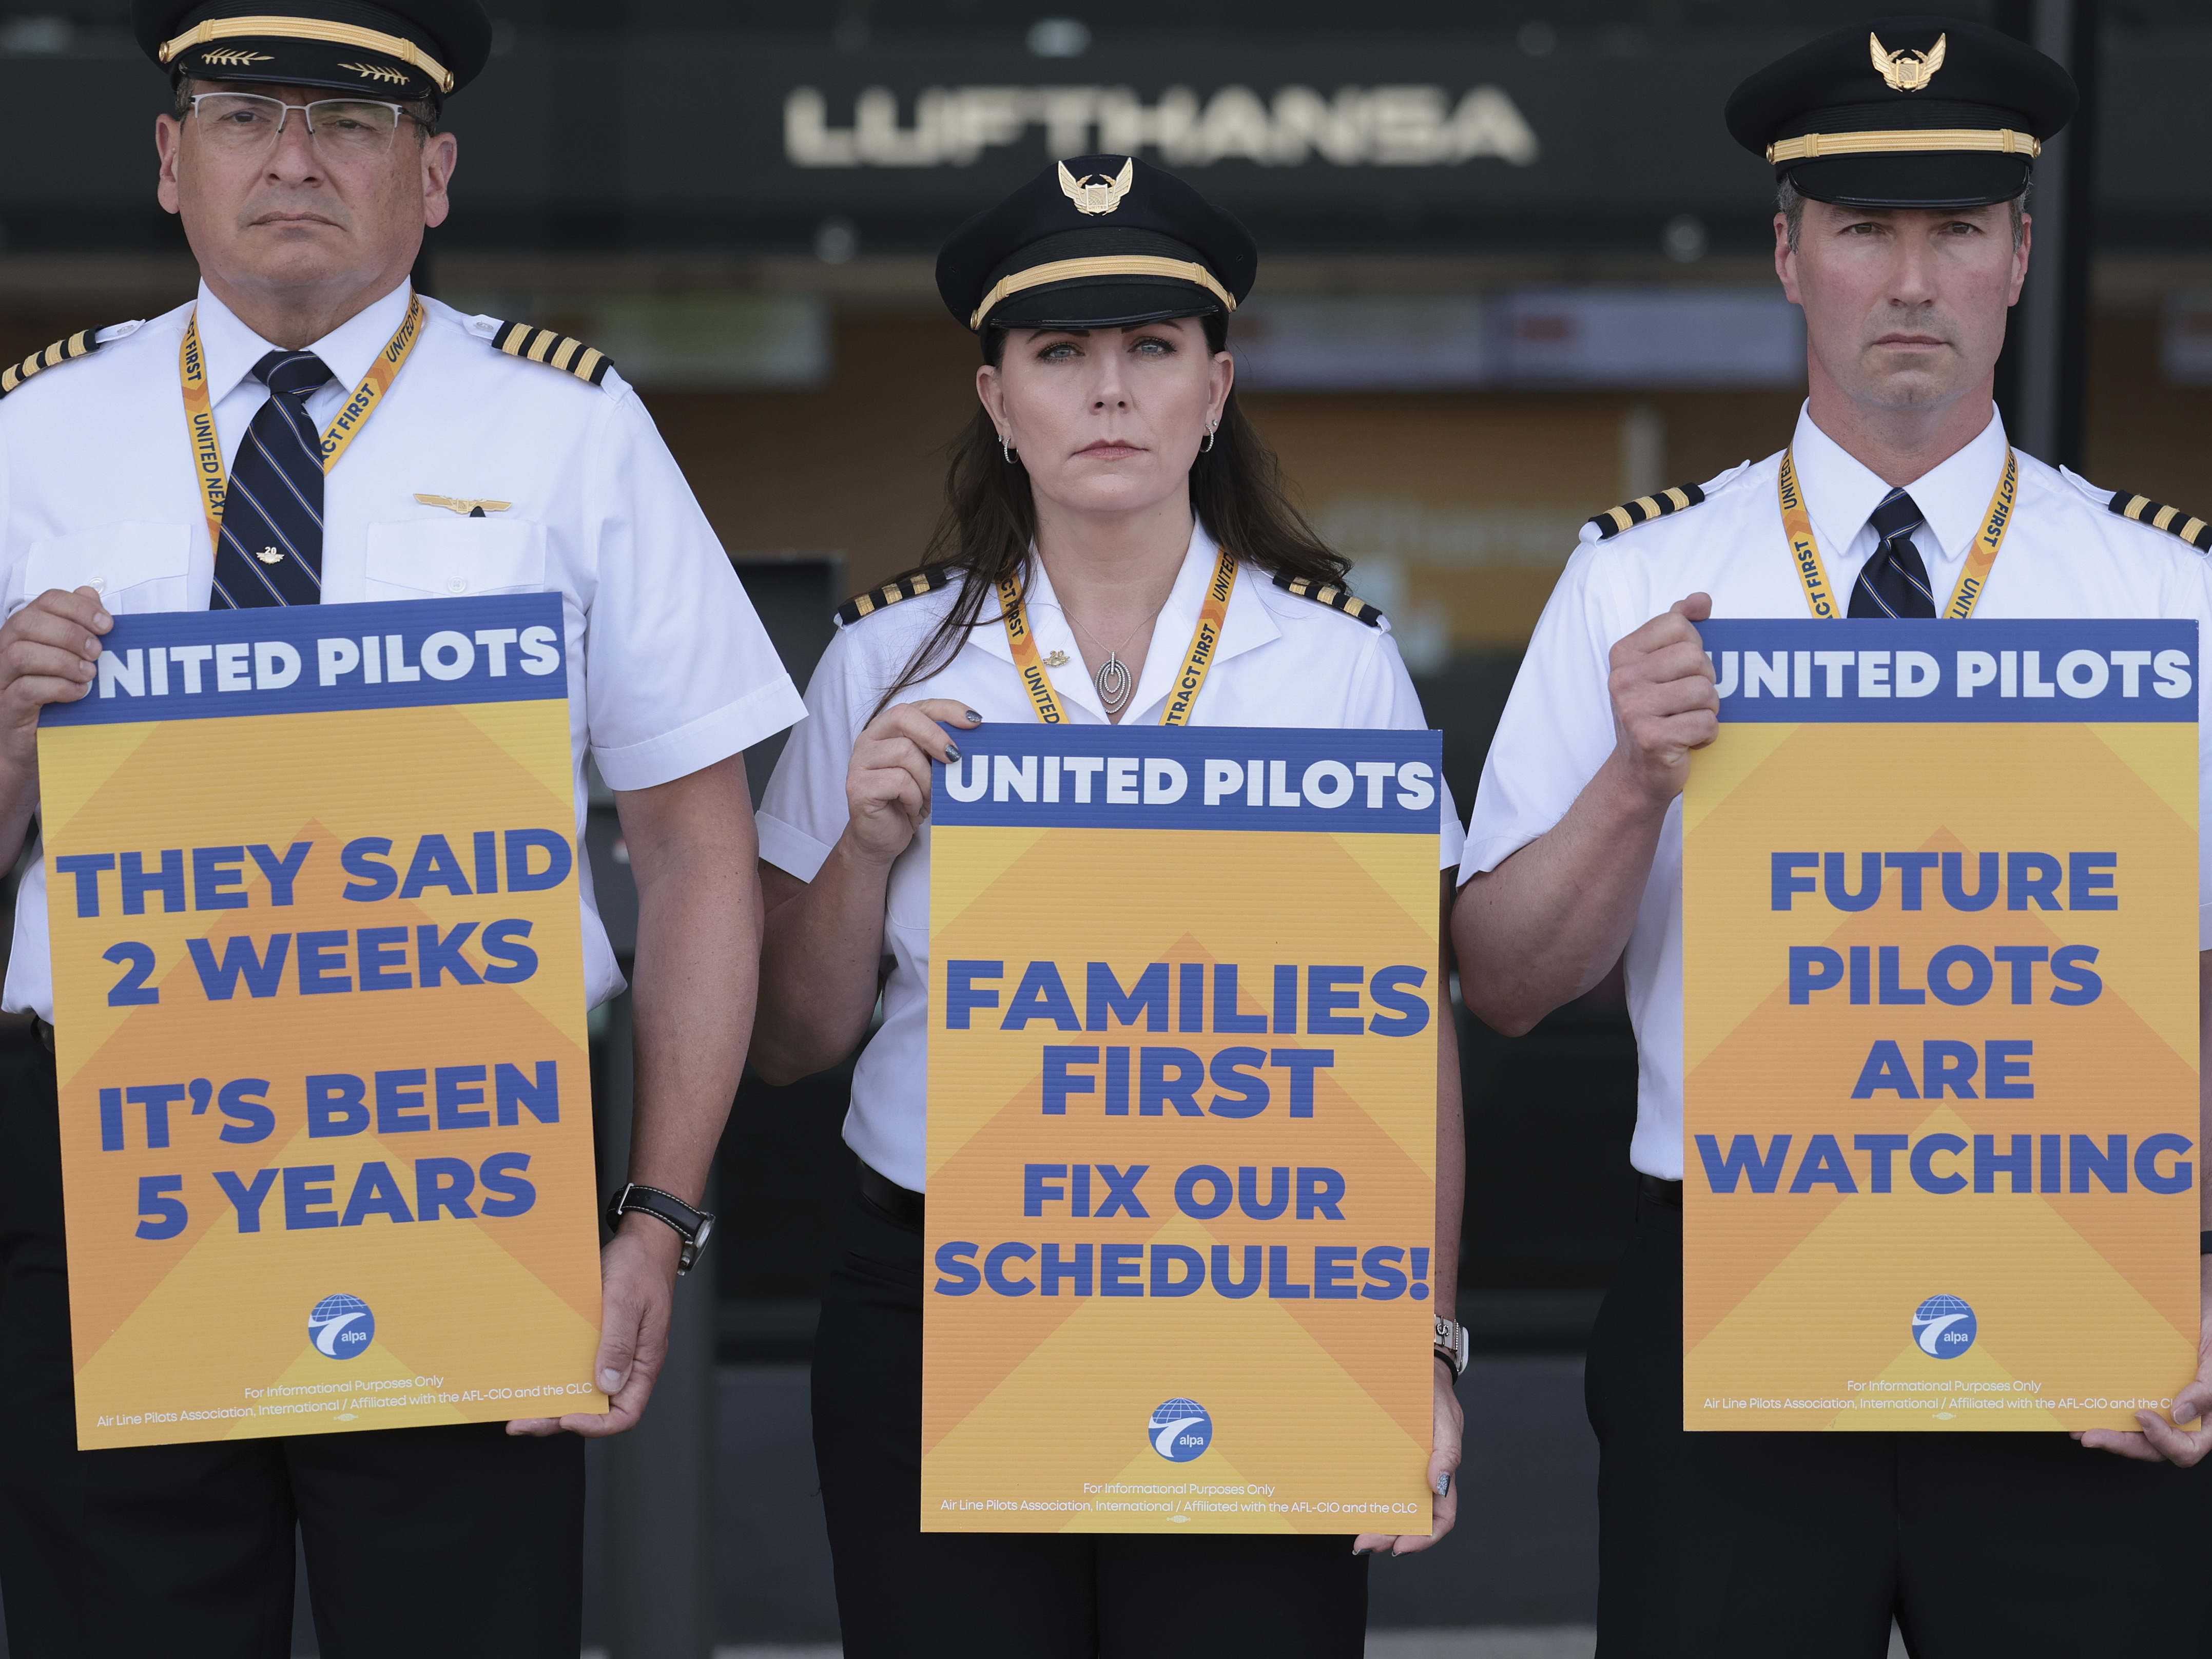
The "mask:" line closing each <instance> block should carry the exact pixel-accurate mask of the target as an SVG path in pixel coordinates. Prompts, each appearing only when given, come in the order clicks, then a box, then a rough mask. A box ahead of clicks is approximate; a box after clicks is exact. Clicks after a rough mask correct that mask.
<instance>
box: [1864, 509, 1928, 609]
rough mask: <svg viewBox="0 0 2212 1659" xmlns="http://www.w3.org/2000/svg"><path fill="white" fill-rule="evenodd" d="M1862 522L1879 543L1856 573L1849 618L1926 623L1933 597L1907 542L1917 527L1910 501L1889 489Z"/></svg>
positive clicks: (1917, 516)
mask: <svg viewBox="0 0 2212 1659" xmlns="http://www.w3.org/2000/svg"><path fill="white" fill-rule="evenodd" d="M1868 522H1869V524H1871V525H1873V526H1874V529H1875V534H1876V535H1877V536H1880V537H1881V545H1880V546H1879V547H1877V548H1875V550H1874V556H1873V557H1872V558H1870V559H1869V560H1868V561H1867V562H1866V568H1865V569H1863V570H1862V571H1860V572H1859V580H1858V584H1857V586H1855V587H1853V588H1852V589H1851V609H1850V614H1851V615H1852V616H1854V617H1929V618H1930V619H1931V620H1932V619H1933V618H1934V617H1935V615H1936V595H1935V593H1934V592H1933V591H1932V590H1930V589H1929V586H1928V567H1927V566H1926V565H1925V564H1923V563H1922V562H1921V561H1920V550H1919V549H1918V548H1917V547H1915V546H1914V545H1913V544H1912V532H1914V531H1916V530H1917V529H1918V528H1920V526H1921V524H1922V523H1923V520H1922V519H1921V516H1920V509H1919V508H1918V507H1915V506H1914V505H1913V504H1912V497H1911V496H1910V495H1906V494H1905V492H1904V491H1903V490H1902V489H1893V490H1891V491H1890V492H1889V494H1888V495H1885V496H1883V497H1882V498H1881V506H1880V507H1876V508H1875V510H1874V516H1873V517H1872V518H1871V519H1869V520H1868Z"/></svg>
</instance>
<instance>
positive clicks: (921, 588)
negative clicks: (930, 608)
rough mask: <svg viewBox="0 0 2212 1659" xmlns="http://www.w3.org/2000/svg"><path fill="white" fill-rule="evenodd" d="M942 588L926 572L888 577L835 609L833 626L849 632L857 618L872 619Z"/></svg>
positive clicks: (919, 571) (858, 619) (917, 571)
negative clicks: (904, 601)
mask: <svg viewBox="0 0 2212 1659" xmlns="http://www.w3.org/2000/svg"><path fill="white" fill-rule="evenodd" d="M943 586H945V584H944V583H943V582H941V581H939V580H936V579H934V578H933V577H932V576H931V575H930V574H929V572H927V570H909V571H908V572H907V573H906V574H905V575H903V576H894V577H892V578H891V579H890V580H889V581H887V582H885V583H884V585H883V586H881V587H872V588H870V589H869V590H868V591H867V592H865V593H856V594H854V596H853V597H852V598H851V599H848V600H846V601H845V603H844V604H842V605H839V606H838V607H837V626H838V627H840V628H850V627H851V626H852V625H853V624H854V623H856V622H858V621H860V618H861V617H872V616H874V615H875V614H876V612H877V611H882V610H884V609H885V608H887V607H888V606H890V605H896V604H897V603H898V602H899V601H900V600H901V599H920V598H921V596H922V595H923V594H925V593H930V592H935V591H936V590H937V589H939V588H940V587H943Z"/></svg>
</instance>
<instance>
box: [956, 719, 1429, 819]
mask: <svg viewBox="0 0 2212 1659" xmlns="http://www.w3.org/2000/svg"><path fill="white" fill-rule="evenodd" d="M945 729H946V730H947V731H951V732H953V735H954V737H955V738H957V740H958V743H959V745H960V755H961V757H960V760H959V761H958V763H957V764H954V765H951V766H945V765H944V764H942V763H939V764H936V765H933V766H932V767H931V769H930V775H931V786H932V789H933V796H932V799H931V805H930V817H931V819H932V821H933V822H934V823H940V824H1006V825H1012V826H1020V827H1025V828H1033V829H1300V830H1305V831H1308V832H1311V831H1315V830H1337V831H1346V830H1349V831H1351V832H1352V833H1354V834H1358V835H1400V836H1432V835H1434V834H1436V833H1437V787H1438V783H1439V781H1440V780H1441V778H1442V777H1443V736H1442V735H1441V734H1440V733H1438V732H1380V731H1326V730H1324V731H1308V730H1304V729H1300V728H1297V727H1285V726H1027V725H1006V726H982V727H980V728H978V729H976V730H975V731H972V732H963V731H957V730H955V729H954V728H952V727H951V726H947V727H946V728H945Z"/></svg>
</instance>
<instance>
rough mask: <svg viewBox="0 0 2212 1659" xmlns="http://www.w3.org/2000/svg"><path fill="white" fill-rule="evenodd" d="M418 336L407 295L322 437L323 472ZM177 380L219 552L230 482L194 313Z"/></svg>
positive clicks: (417, 317)
mask: <svg viewBox="0 0 2212 1659" xmlns="http://www.w3.org/2000/svg"><path fill="white" fill-rule="evenodd" d="M420 338H422V301H420V300H418V299H416V297H415V296H414V295H409V296H408V298H407V315H406V316H405V317H404V318H402V319H400V323H399V330H398V332H397V333H395V334H394V335H393V336H392V338H391V339H390V340H388V341H386V343H385V347H384V349H383V350H381V351H380V352H378V353H377V354H376V361H375V362H373V363H371V364H370V365H369V367H368V374H365V375H363V376H362V381H361V384H360V385H359V386H356V387H355V388H354V389H353V396H352V397H350V398H347V399H346V404H345V407H344V408H343V409H341V410H338V413H337V419H336V420H334V421H332V422H331V424H330V427H329V429H328V430H326V431H325V433H324V434H323V471H325V473H327V472H328V471H330V470H331V468H332V467H334V466H336V465H337V464H338V457H339V456H341V455H343V454H344V453H345V448H346V446H347V445H348V444H349V443H351V442H352V441H354V437H355V435H356V434H357V433H359V432H360V430H361V429H362V428H363V427H365V426H367V425H368V417H369V416H372V415H374V413H376V407H377V405H378V404H380V403H382V402H383V401H384V394H385V393H386V392H387V391H389V390H390V389H391V386H392V381H394V380H398V378H399V371H400V370H401V369H402V368H404V367H405V366H406V362H407V354H408V353H409V352H410V351H412V350H414V349H415V342H416V341H417V340H418V339H420ZM177 378H178V380H180V381H181V382H183V385H184V390H185V436H186V437H187V438H188V439H190V440H191V446H192V471H193V473H194V474H195V476H197V477H198V479H199V483H200V509H201V511H202V512H204V513H206V514H207V527H208V541H209V543H210V545H212V546H213V547H214V548H216V550H217V551H220V550H222V501H223V497H224V495H226V494H228V491H229V488H230V479H229V477H228V475H227V474H226V473H225V472H224V471H223V466H222V443H221V442H220V441H218V440H217V438H216V430H215V407H214V405H213V404H210V402H209V401H208V384H207V355H206V353H204V351H202V350H201V349H200V322H199V318H198V316H197V314H195V315H194V317H193V318H192V319H191V322H189V323H187V324H186V325H185V343H184V344H183V345H182V346H180V347H179V348H178V351H177ZM275 395H276V394H275V393H273V392H272V393H270V396H272V397H273V396H275Z"/></svg>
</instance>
